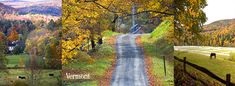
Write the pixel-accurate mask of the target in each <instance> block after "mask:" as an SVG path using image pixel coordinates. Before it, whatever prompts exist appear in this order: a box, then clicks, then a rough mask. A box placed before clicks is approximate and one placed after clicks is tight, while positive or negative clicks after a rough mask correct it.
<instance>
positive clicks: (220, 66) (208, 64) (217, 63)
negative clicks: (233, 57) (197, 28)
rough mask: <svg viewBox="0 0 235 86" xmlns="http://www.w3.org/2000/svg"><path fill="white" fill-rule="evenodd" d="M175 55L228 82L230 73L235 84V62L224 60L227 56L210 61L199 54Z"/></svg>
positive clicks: (185, 53)
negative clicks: (227, 78)
mask: <svg viewBox="0 0 235 86" xmlns="http://www.w3.org/2000/svg"><path fill="white" fill-rule="evenodd" d="M174 54H175V55H176V56H177V57H179V58H181V59H183V57H187V61H189V62H191V63H194V64H197V65H198V66H202V67H204V68H206V69H208V70H210V71H211V72H213V73H214V74H216V75H218V76H219V77H221V78H223V79H224V80H226V74H228V73H230V74H231V81H232V82H233V83H235V76H234V75H235V70H234V68H235V62H232V61H229V60H227V59H223V58H224V57H225V56H217V58H216V59H210V57H209V56H205V55H201V54H198V53H197V52H195V53H189V52H181V51H175V52H174ZM189 71H191V70H189ZM209 79H210V78H209Z"/></svg>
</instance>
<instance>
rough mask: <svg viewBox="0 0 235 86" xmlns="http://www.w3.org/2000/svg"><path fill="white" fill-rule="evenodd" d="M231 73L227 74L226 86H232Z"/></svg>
mask: <svg viewBox="0 0 235 86" xmlns="http://www.w3.org/2000/svg"><path fill="white" fill-rule="evenodd" d="M230 80H231V75H230V74H226V86H230Z"/></svg>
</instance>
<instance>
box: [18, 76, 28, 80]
mask: <svg viewBox="0 0 235 86" xmlns="http://www.w3.org/2000/svg"><path fill="white" fill-rule="evenodd" d="M18 78H19V79H26V77H24V76H18Z"/></svg>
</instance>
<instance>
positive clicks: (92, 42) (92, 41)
mask: <svg viewBox="0 0 235 86" xmlns="http://www.w3.org/2000/svg"><path fill="white" fill-rule="evenodd" d="M91 48H92V49H95V41H94V39H92V40H91Z"/></svg>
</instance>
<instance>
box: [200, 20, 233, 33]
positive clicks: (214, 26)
mask: <svg viewBox="0 0 235 86" xmlns="http://www.w3.org/2000/svg"><path fill="white" fill-rule="evenodd" d="M203 29H204V30H203V32H206V33H212V32H223V31H225V30H226V33H229V32H233V31H235V19H225V20H219V21H215V22H212V23H210V24H208V25H204V26H203Z"/></svg>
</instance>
